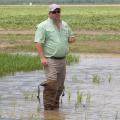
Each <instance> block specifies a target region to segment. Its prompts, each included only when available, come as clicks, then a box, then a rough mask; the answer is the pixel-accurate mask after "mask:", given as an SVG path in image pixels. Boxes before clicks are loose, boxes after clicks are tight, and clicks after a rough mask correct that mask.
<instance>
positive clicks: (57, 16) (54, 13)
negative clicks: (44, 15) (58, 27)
mask: <svg viewBox="0 0 120 120" xmlns="http://www.w3.org/2000/svg"><path fill="white" fill-rule="evenodd" d="M60 13H61V10H60V8H57V9H55V10H54V11H51V12H49V15H50V17H51V18H52V19H53V20H55V21H57V20H60Z"/></svg>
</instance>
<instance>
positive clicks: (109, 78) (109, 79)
mask: <svg viewBox="0 0 120 120" xmlns="http://www.w3.org/2000/svg"><path fill="white" fill-rule="evenodd" d="M111 80H112V76H111V74H109V77H108V82H109V83H110V82H111Z"/></svg>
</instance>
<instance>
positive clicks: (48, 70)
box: [35, 4, 75, 110]
mask: <svg viewBox="0 0 120 120" xmlns="http://www.w3.org/2000/svg"><path fill="white" fill-rule="evenodd" d="M74 41H75V38H74V36H73V33H72V31H71V29H70V27H69V26H68V24H67V23H66V22H64V21H63V20H61V8H60V6H59V5H57V4H52V5H50V6H49V18H48V19H47V20H45V21H43V22H42V23H40V24H39V25H38V27H37V30H36V33H35V43H36V44H35V46H36V48H37V50H38V53H39V56H40V59H41V63H42V64H43V66H44V70H45V74H46V78H47V81H45V82H43V83H42V84H41V85H42V86H44V87H45V89H44V92H43V99H44V109H45V110H54V109H57V108H59V99H60V96H61V94H62V91H63V89H64V80H65V74H66V62H65V57H66V55H67V53H68V51H69V43H73V42H74Z"/></svg>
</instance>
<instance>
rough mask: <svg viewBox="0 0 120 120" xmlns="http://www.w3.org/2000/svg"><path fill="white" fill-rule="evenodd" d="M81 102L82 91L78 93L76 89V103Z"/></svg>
mask: <svg viewBox="0 0 120 120" xmlns="http://www.w3.org/2000/svg"><path fill="white" fill-rule="evenodd" d="M81 102H82V93H80V91H79V90H77V105H79V104H81Z"/></svg>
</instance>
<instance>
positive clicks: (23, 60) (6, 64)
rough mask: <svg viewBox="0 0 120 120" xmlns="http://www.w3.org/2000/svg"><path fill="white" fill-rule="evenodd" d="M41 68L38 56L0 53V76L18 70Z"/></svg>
mask: <svg viewBox="0 0 120 120" xmlns="http://www.w3.org/2000/svg"><path fill="white" fill-rule="evenodd" d="M40 68H42V65H41V63H40V60H39V57H38V56H31V55H20V54H8V53H1V54H0V76H3V75H7V74H14V73H15V72H17V71H18V72H20V71H31V70H38V69H40Z"/></svg>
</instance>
